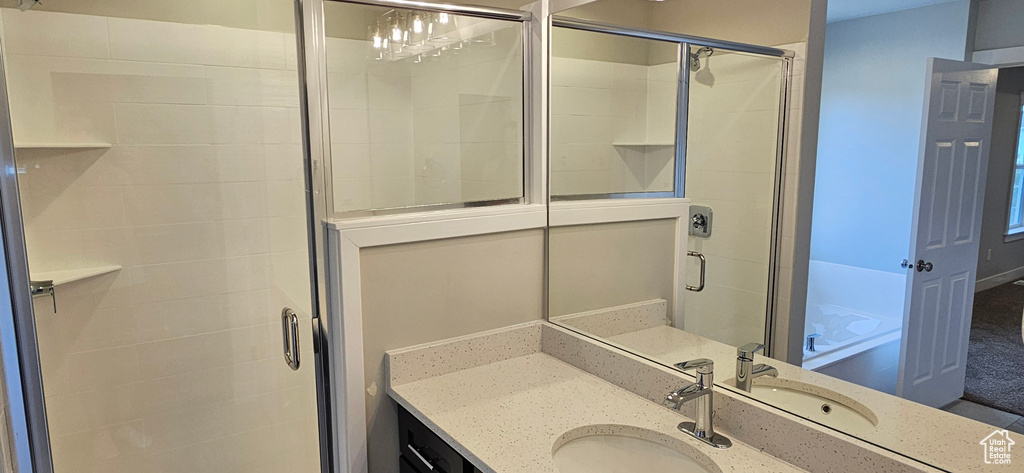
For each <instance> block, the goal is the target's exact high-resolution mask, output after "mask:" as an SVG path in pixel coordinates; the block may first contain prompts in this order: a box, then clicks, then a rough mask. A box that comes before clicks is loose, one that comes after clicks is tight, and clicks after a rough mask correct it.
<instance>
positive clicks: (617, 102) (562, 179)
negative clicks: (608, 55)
mask: <svg viewBox="0 0 1024 473" xmlns="http://www.w3.org/2000/svg"><path fill="white" fill-rule="evenodd" d="M551 63H552V64H551V111H552V115H551V155H550V156H551V162H550V165H551V193H552V194H553V195H572V194H607V193H618V192H647V191H671V190H672V188H673V187H672V186H673V182H674V177H675V174H674V173H675V171H674V168H673V159H674V157H675V154H674V153H675V150H674V149H673V144H674V143H675V123H676V117H675V113H676V109H675V97H676V88H677V82H676V64H675V63H674V62H673V63H668V64H660V65H656V66H643V65H636V64H625V63H618V62H607V61H595V60H589V59H578V58H569V57H552V58H551Z"/></svg>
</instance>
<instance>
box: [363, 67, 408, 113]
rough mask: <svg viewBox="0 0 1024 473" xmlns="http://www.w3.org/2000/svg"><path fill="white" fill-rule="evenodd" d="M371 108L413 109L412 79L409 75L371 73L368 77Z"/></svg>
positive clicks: (368, 104)
mask: <svg viewBox="0 0 1024 473" xmlns="http://www.w3.org/2000/svg"><path fill="white" fill-rule="evenodd" d="M367 83H368V86H369V87H368V93H369V94H368V97H369V102H368V103H367V108H369V109H370V110H406V111H409V110H412V80H411V79H410V78H409V76H407V75H406V76H390V75H377V74H371V75H369V76H368V77H367Z"/></svg>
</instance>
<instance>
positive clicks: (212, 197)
mask: <svg viewBox="0 0 1024 473" xmlns="http://www.w3.org/2000/svg"><path fill="white" fill-rule="evenodd" d="M124 194H125V197H124V198H125V207H126V210H125V220H126V222H127V223H128V225H159V224H171V223H187V222H201V221H207V220H222V219H245V218H256V217H265V216H266V215H267V201H266V199H267V196H266V185H265V183H261V182H235V183H223V184H217V183H209V184H206V183H204V184H181V185H162V186H130V187H125V188H124Z"/></svg>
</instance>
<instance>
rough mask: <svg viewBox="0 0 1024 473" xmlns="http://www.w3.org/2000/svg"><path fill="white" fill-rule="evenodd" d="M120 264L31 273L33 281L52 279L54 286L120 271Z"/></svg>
mask: <svg viewBox="0 0 1024 473" xmlns="http://www.w3.org/2000/svg"><path fill="white" fill-rule="evenodd" d="M120 270H121V266H120V265H116V264H112V265H109V266H96V267H92V268H77V269H63V270H60V271H43V272H39V273H33V274H32V280H33V281H53V285H54V286H60V285H61V284H67V283H69V282H74V281H81V280H83V279H89V278H94V277H96V276H102V275H104V274H108V273H113V272H114V271H120Z"/></svg>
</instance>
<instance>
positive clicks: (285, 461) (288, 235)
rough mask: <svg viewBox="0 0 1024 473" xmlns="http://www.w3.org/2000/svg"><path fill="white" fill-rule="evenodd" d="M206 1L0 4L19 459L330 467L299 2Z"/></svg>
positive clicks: (97, 467)
mask: <svg viewBox="0 0 1024 473" xmlns="http://www.w3.org/2000/svg"><path fill="white" fill-rule="evenodd" d="M218 4H219V2H203V3H195V2H193V3H190V4H189V6H188V7H185V6H181V7H180V8H179V7H173V6H172V7H168V8H157V7H156V6H155V3H154V2H128V3H124V2H106V1H91V2H64V3H60V2H53V4H52V5H51V4H49V3H47V4H39V5H36V6H35V7H34V8H32V9H29V10H26V11H21V10H19V9H13V8H4V9H2V10H0V19H2V25H3V37H2V38H0V44H2V49H3V77H4V86H5V87H4V92H5V96H6V98H7V103H6V104H4V105H5V107H4V108H5V110H4V111H3V113H2V114H0V116H2V117H3V120H4V121H5V122H6V120H7V118H8V117H9V118H10V122H9V124H8V123H4V124H3V126H0V131H2V133H0V135H2V136H0V143H2V145H3V146H2V148H3V149H0V154H2V155H3V158H4V160H5V169H7V170H9V171H12V172H8V173H5V176H4V179H5V182H4V183H3V188H4V191H5V194H4V196H3V200H4V204H5V208H4V217H5V221H4V230H5V232H6V233H5V240H6V243H7V248H8V252H9V253H8V255H7V256H8V259H9V261H15V262H16V261H17V254H16V253H17V252H18V250H23V251H24V253H23V255H22V256H23V257H24V255H25V254H27V267H26V264H25V262H24V261H23V260H22V263H21V266H20V268H19V267H18V265H17V264H11V267H12V268H14V269H15V273H13V274H11V275H10V280H11V281H12V284H13V285H14V288H13V289H14V290H15V291H16V292H20V293H22V294H24V299H23V300H17V301H15V309H16V313H17V314H18V316H17V319H16V323H17V324H18V325H17V327H16V330H17V334H18V341H17V343H18V352H19V353H18V355H20V357H21V361H22V365H23V366H25V367H31V366H32V360H33V358H34V356H35V354H36V353H38V371H36V372H34V373H32V372H31V371H26V372H23V373H22V380H24V386H23V390H24V392H26V393H27V396H26V402H27V403H28V406H27V409H26V412H25V413H24V414H23V415H25V416H27V417H28V419H27V422H28V424H29V425H30V426H32V427H34V430H33V431H31V436H30V438H29V439H28V440H29V441H30V442H31V448H32V452H33V455H32V456H31V457H30V456H29V455H28V454H27V452H25V451H24V449H20V450H17V451H16V454H17V455H16V460H17V464H18V466H19V467H20V469H21V471H36V472H48V471H54V472H57V473H71V472H83V473H84V472H96V473H99V472H110V473H113V472H143V471H145V472H156V471H191V472H274V471H293V472H308V473H312V472H319V471H321V469H322V467H327V466H328V465H326V464H325V465H321V442H320V440H321V438H320V437H321V436H323V437H324V439H327V438H329V437H328V436H329V434H330V432H329V431H328V430H326V429H324V430H321V425H320V422H319V421H318V419H319V416H318V403H317V398H318V392H317V388H318V383H317V381H318V379H323V374H324V373H323V372H322V370H320V369H318V368H323V367H322V366H321V363H319V360H318V359H317V357H315V356H314V354H315V353H314V352H315V351H319V350H321V349H323V348H324V347H323V346H322V345H321V343H322V342H324V340H322V339H316V340H314V339H313V338H312V337H311V333H313V332H312V331H311V330H310V327H311V323H312V324H314V325H317V328H322V327H320V326H319V318H318V315H319V314H320V308H319V307H318V305H319V302H318V300H319V299H318V297H317V295H316V291H315V290H314V289H315V288H316V286H315V285H313V284H311V281H317V280H319V277H318V274H317V272H316V268H315V267H313V265H312V264H311V256H313V254H314V253H313V252H311V245H310V242H311V241H312V240H313V239H314V237H315V235H314V234H313V232H312V231H311V230H310V229H311V228H314V227H313V226H312V225H311V224H312V223H313V222H314V221H315V220H316V219H315V216H314V215H313V214H312V212H313V211H314V210H315V208H316V206H320V207H322V204H320V203H316V202H313V201H310V199H315V198H316V197H317V196H316V195H313V194H307V193H306V189H307V181H308V180H310V179H311V178H312V177H313V174H309V175H307V172H306V167H307V166H306V162H307V159H306V158H307V154H308V150H307V148H306V141H305V140H304V136H305V134H306V131H305V126H304V121H305V120H306V115H307V113H306V109H305V103H304V96H303V90H302V89H300V84H301V83H302V82H300V76H301V74H302V73H303V64H302V57H303V51H301V50H300V49H299V47H300V44H301V41H300V40H299V33H300V32H299V30H298V29H297V26H296V25H297V24H301V23H299V22H297V21H296V20H297V19H298V20H301V17H300V18H297V16H296V11H297V10H296V4H295V2H292V1H289V0H271V1H255V0H253V1H242V2H233V3H232V8H230V9H229V8H223V6H222V5H218ZM8 104H9V111H10V113H9V115H8V113H7V110H6V105H8ZM8 125H9V126H8ZM311 168H313V167H312V166H311ZM312 172H316V171H315V169H311V173H312ZM19 191H20V192H19ZM307 197H308V198H307ZM19 200H20V207H19V205H18V204H19ZM314 204H316V205H314ZM19 213H20V219H19V218H18V216H19ZM21 225H23V229H24V233H23V234H22V233H21V232H20V231H19V226H21ZM22 245H24V246H23V247H22ZM19 269H20V270H22V271H23V273H22V274H17V270H19ZM29 280H31V281H32V282H31V288H29V287H28V282H29ZM30 289H31V291H32V294H33V295H34V296H35V297H34V298H32V299H29V290H30ZM29 305H31V306H29ZM33 314H34V316H33ZM9 328H11V327H7V326H5V327H4V328H3V331H4V332H5V337H6V338H5V339H4V340H3V345H4V348H5V353H4V358H5V362H7V363H8V364H7V367H8V370H10V369H11V367H12V366H16V365H12V364H11V363H13V362H14V361H16V360H15V359H14V358H15V357H14V356H13V355H14V353H13V346H14V341H13V340H12V339H11V338H10V337H11V331H10V330H9ZM282 329H284V333H282ZM33 332H34V336H33ZM282 336H284V347H285V349H284V352H285V356H284V357H282ZM9 343H10V345H9ZM33 345H34V346H33ZM286 359H287V360H286ZM26 369H30V368H26ZM9 374H10V373H9ZM8 379H11V378H10V377H9V378H8ZM33 381H35V383H33ZM35 396H38V397H35ZM320 397H324V393H323V392H321V393H320ZM40 400H43V401H45V405H44V404H41V403H38V401H40ZM44 406H45V407H44ZM44 409H45V410H44ZM18 415H19V414H17V413H12V417H17V416H18ZM43 416H45V422H44V421H43V419H44V417H43ZM41 429H45V430H41ZM19 441H20V442H24V440H22V439H19ZM324 458H329V456H324ZM51 461H52V463H51Z"/></svg>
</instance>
